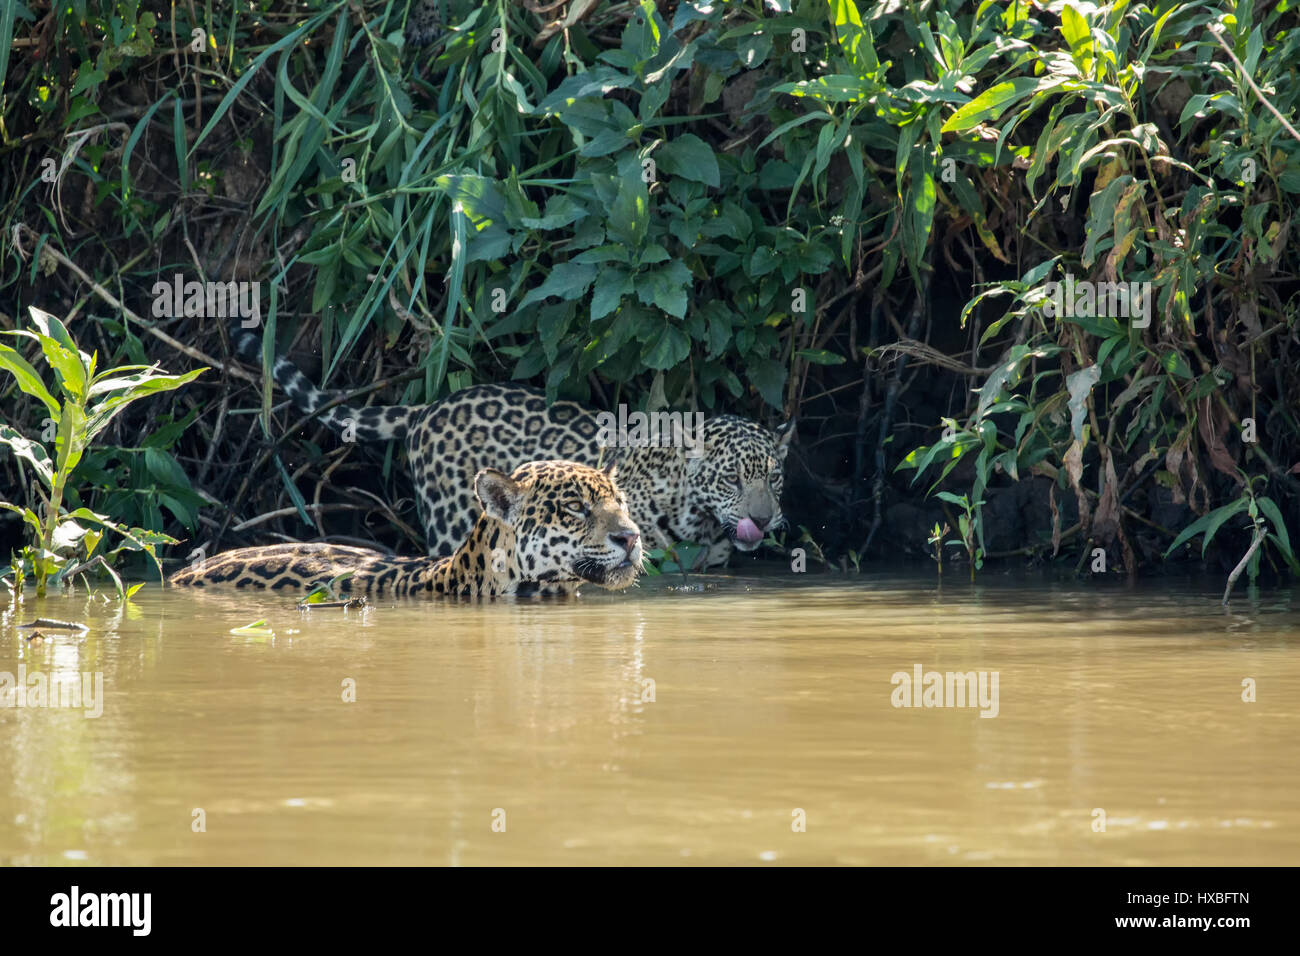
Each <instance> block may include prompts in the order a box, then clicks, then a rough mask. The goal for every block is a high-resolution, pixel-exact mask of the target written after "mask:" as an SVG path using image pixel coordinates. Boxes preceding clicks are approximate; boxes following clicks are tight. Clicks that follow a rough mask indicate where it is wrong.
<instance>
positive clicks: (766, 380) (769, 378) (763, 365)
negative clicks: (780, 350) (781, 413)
mask: <svg viewBox="0 0 1300 956" xmlns="http://www.w3.org/2000/svg"><path fill="white" fill-rule="evenodd" d="M788 374H789V370H788V369H787V368H786V367H785V365H783V364H782V363H781V362H778V361H777V360H776V359H772V358H763V359H758V360H757V361H755V362H754V363H753V365H752V366H751V367H750V370H749V380H750V381H751V382H752V383H753V384H754V387H755V388H757V389H758V394H760V395H762V396H763V400H764V401H765V402H767V403H768V404H769V405H771V406H772V407H773V408H784V407H785V380H786V377H787V376H788Z"/></svg>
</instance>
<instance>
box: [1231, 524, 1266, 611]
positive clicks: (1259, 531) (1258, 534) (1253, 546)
mask: <svg viewBox="0 0 1300 956" xmlns="http://www.w3.org/2000/svg"><path fill="white" fill-rule="evenodd" d="M1265 530H1266V526H1265V525H1264V524H1263V523H1262V522H1261V523H1260V524H1258V525H1256V526H1255V540H1254V541H1252V542H1251V543H1250V548H1249V549H1247V551H1246V556H1245V557H1243V558H1242V559H1241V560H1240V561H1238V562H1237V566H1236V567H1235V568H1233V569H1232V573H1231V574H1229V575H1228V586H1227V587H1226V588H1224V589H1223V601H1222V604H1223V606H1224V607H1227V606H1228V595H1229V594H1231V593H1232V586H1233V585H1234V584H1236V583H1237V578H1239V577H1241V572H1242V571H1244V570H1245V569H1246V565H1247V564H1249V563H1250V559H1251V558H1252V557H1254V556H1255V552H1256V551H1258V550H1259V546H1260V545H1261V544H1263V543H1264V533H1265Z"/></svg>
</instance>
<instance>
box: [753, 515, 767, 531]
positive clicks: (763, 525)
mask: <svg viewBox="0 0 1300 956" xmlns="http://www.w3.org/2000/svg"><path fill="white" fill-rule="evenodd" d="M749 520H750V521H752V522H754V524H756V525H758V530H759V531H766V530H767V526H768V525H770V524H771V523H772V516H771V515H770V514H765V515H758V514H755V515H750V516H749Z"/></svg>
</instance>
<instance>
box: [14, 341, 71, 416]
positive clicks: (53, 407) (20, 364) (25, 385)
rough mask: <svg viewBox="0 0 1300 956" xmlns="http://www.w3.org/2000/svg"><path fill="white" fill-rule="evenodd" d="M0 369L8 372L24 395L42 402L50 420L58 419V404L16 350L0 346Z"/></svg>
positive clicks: (38, 376) (34, 371)
mask: <svg viewBox="0 0 1300 956" xmlns="http://www.w3.org/2000/svg"><path fill="white" fill-rule="evenodd" d="M0 368H3V369H5V370H6V371H7V372H9V374H11V375H12V376H13V377H14V379H15V380H16V381H17V382H18V387H19V388H20V389H22V390H23V391H24V392H25V393H26V394H28V395H30V396H32V398H35V399H37V400H39V401H40V402H42V403H43V404H44V405H45V408H46V409H47V410H48V411H49V413H50V416H51V417H52V418H58V417H59V403H58V402H57V401H56V400H55V398H54V396H53V395H51V394H50V393H49V390H47V389H46V387H45V383H44V382H43V381H41V377H40V375H38V374H37V373H36V369H34V368H32V366H31V365H29V364H28V363H27V360H26V359H25V358H23V357H22V356H21V355H20V354H18V352H17V351H16V350H14V349H12V348H10V347H9V346H7V345H0Z"/></svg>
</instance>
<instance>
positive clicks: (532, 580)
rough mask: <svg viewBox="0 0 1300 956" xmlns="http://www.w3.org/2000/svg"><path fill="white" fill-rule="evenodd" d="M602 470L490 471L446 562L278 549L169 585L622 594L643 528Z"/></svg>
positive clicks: (478, 482)
mask: <svg viewBox="0 0 1300 956" xmlns="http://www.w3.org/2000/svg"><path fill="white" fill-rule="evenodd" d="M615 472H616V469H615V468H614V467H613V466H611V467H610V468H608V469H606V470H605V471H599V470H597V469H595V468H589V467H587V466H586V465H580V464H578V463H577V462H572V461H535V462H529V463H528V464H525V465H522V466H520V467H519V468H518V469H516V470H515V472H514V474H513V475H510V476H507V475H505V474H503V473H501V472H500V471H496V470H494V469H485V470H483V471H481V472H479V474H478V475H477V476H476V478H475V480H474V490H475V493H476V495H477V497H478V500H479V502H480V504H481V505H482V508H483V513H482V514H480V515H479V516H478V519H477V520H476V521H475V522H474V525H473V527H472V528H471V529H470V531H469V533H468V537H466V538H465V540H464V541H463V542H462V543H461V544H460V546H459V547H458V548H456V550H455V551H454V552H453V553H452V554H451V555H450V556H448V557H444V558H437V559H430V558H427V557H418V558H410V557H392V556H389V555H385V554H381V553H380V552H378V551H372V550H369V549H366V548H351V547H345V546H340V545H332V544H277V545H271V546H269V547H265V548H239V549H238V550H235V551H226V552H224V553H222V554H218V555H216V556H214V557H212V558H209V559H207V560H206V561H204V562H203V563H202V564H200V565H197V566H195V567H193V568H187V569H186V570H184V571H182V572H180V573H179V574H176V575H174V576H173V577H172V579H171V580H172V584H173V585H180V586H190V587H208V586H210V585H223V584H224V585H231V586H234V587H253V588H263V589H265V588H269V589H271V590H275V591H278V590H284V589H301V588H308V587H311V586H313V585H315V584H317V583H319V582H321V581H330V580H332V579H334V578H335V577H337V576H338V575H340V574H344V573H345V572H349V571H350V572H352V576H351V577H350V578H349V579H347V580H346V581H343V582H341V583H340V585H339V588H340V590H342V591H343V592H345V593H365V594H375V593H388V594H393V595H397V596H402V595H417V596H419V595H431V596H458V597H496V596H499V595H506V594H519V595H530V594H572V593H574V592H576V590H577V588H578V586H579V585H581V584H583V583H588V584H596V585H599V586H600V587H604V588H609V589H611V590H618V589H621V588H625V587H627V586H628V585H630V584H631V583H632V582H633V581H635V580H636V576H637V574H638V573H639V572H640V570H641V558H642V551H641V543H640V531H639V529H638V528H637V527H636V525H635V524H634V523H633V522H632V519H631V518H630V517H629V516H628V512H627V501H626V499H625V498H624V497H623V494H622V492H620V491H619V490H618V487H617V486H616V485H615V483H614V475H615Z"/></svg>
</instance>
